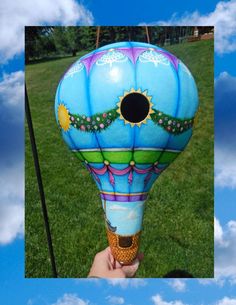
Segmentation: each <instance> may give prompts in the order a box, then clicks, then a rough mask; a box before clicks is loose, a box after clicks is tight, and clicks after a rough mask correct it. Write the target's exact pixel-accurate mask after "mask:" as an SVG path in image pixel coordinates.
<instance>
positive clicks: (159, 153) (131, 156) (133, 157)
mask: <svg viewBox="0 0 236 305" xmlns="http://www.w3.org/2000/svg"><path fill="white" fill-rule="evenodd" d="M74 153H75V155H76V157H77V158H79V160H80V161H85V160H86V162H88V163H103V162H104V160H106V161H108V162H109V163H114V164H128V163H130V162H131V161H134V162H135V163H138V164H149V163H155V162H156V161H157V160H158V162H159V163H161V164H170V163H171V162H172V161H173V160H174V159H175V158H177V157H178V155H179V154H180V151H163V150H134V151H132V150H128V151H106V150H105V149H104V150H102V153H101V152H100V151H74Z"/></svg>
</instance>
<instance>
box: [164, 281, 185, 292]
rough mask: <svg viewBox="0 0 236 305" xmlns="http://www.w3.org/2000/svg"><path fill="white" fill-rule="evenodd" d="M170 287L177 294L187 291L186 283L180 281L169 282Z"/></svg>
mask: <svg viewBox="0 0 236 305" xmlns="http://www.w3.org/2000/svg"><path fill="white" fill-rule="evenodd" d="M168 285H169V286H171V287H172V288H173V289H174V290H175V291H177V292H184V291H186V281H185V280H182V279H181V280H180V279H173V280H169V281H168Z"/></svg>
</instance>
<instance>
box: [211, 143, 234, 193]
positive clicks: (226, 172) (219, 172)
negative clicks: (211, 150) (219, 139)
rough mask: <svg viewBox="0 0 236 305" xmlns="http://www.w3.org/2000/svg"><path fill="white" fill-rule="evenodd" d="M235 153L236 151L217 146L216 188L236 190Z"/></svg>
mask: <svg viewBox="0 0 236 305" xmlns="http://www.w3.org/2000/svg"><path fill="white" fill-rule="evenodd" d="M229 144H230V143H229ZM235 153H236V152H235V149H230V148H227V147H226V146H220V145H217V144H216V145H215V186H217V187H221V188H225V187H228V188H231V189H235V188H236V155H235Z"/></svg>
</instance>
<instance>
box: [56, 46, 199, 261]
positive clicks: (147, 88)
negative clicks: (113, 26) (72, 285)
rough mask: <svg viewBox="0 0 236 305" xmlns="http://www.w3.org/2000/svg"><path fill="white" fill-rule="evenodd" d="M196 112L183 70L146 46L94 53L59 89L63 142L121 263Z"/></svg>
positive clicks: (132, 250)
mask: <svg viewBox="0 0 236 305" xmlns="http://www.w3.org/2000/svg"><path fill="white" fill-rule="evenodd" d="M197 107H198V94H197V88H196V85H195V81H194V79H193V77H192V75H191V73H190V71H189V70H188V68H187V67H186V66H185V65H184V64H183V63H182V62H181V61H180V60H179V59H177V58H176V57H175V56H174V55H172V54H170V53H169V52H167V51H165V50H164V49H162V48H159V47H156V46H154V45H150V44H146V43H138V42H120V43H114V44H110V45H107V46H104V47H102V48H99V49H97V50H95V51H93V52H91V53H89V54H87V55H85V56H83V57H82V58H80V59H79V60H78V61H76V62H75V63H74V64H73V65H72V66H71V67H70V68H69V69H68V70H67V72H66V73H65V74H64V76H63V78H62V79H61V81H60V83H59V85H58V88H57V93H56V101H55V113H56V120H57V122H58V125H59V127H60V129H61V133H62V137H63V139H64V141H65V142H66V144H67V145H68V146H69V148H70V149H71V150H72V152H74V153H75V154H76V156H77V157H78V158H79V159H80V160H81V161H83V162H84V164H85V166H86V167H87V169H88V170H89V171H90V173H91V174H92V176H93V177H94V180H95V182H96V184H97V186H98V188H99V190H100V195H101V199H102V204H103V210H104V214H105V219H106V230H107V236H108V241H109V244H110V246H111V249H112V253H113V255H114V257H115V258H116V259H117V260H118V261H119V262H121V263H123V264H128V263H130V262H132V261H133V259H134V258H135V257H136V255H137V251H138V246H139V237H140V232H141V228H142V218H143V209H144V202H145V200H146V199H147V195H148V192H149V190H150V188H151V186H152V184H153V183H154V181H155V180H156V179H157V178H158V177H159V175H160V174H161V173H162V172H163V170H165V168H167V167H168V165H169V164H170V163H171V162H172V161H173V160H174V159H175V158H176V157H177V156H178V155H179V153H180V152H181V151H183V150H184V148H185V146H186V145H187V143H188V141H189V139H190V137H191V135H192V127H193V123H194V115H195V113H196V110H197Z"/></svg>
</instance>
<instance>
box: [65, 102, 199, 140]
mask: <svg viewBox="0 0 236 305" xmlns="http://www.w3.org/2000/svg"><path fill="white" fill-rule="evenodd" d="M117 109H118V108H114V109H111V110H109V111H107V112H103V113H97V114H94V115H92V116H86V115H79V114H72V113H69V119H70V124H71V126H73V127H74V128H77V129H79V130H81V131H85V132H101V131H103V130H105V129H106V128H108V127H109V126H110V125H111V124H112V123H113V122H114V121H115V120H116V119H117V118H118V117H119V113H118V112H117ZM153 111H154V112H153V113H152V114H151V115H150V117H151V120H152V121H153V122H154V123H155V124H157V125H158V126H160V127H162V128H163V129H164V130H166V131H167V132H169V133H171V134H174V135H178V134H181V133H183V132H185V131H187V130H188V129H190V128H192V127H193V123H194V118H190V119H187V118H185V119H178V118H175V117H173V116H170V115H168V114H166V113H163V112H161V111H159V110H156V109H153Z"/></svg>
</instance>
